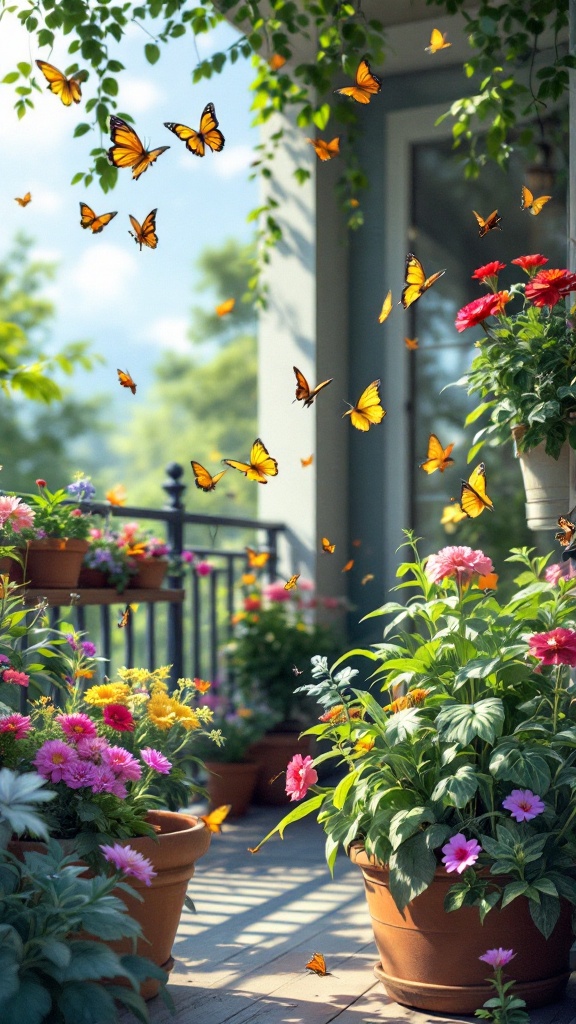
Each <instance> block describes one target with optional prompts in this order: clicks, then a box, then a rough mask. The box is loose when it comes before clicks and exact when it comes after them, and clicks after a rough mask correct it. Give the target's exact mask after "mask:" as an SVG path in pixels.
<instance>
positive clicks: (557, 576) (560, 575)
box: [544, 562, 566, 586]
mask: <svg viewBox="0 0 576 1024" xmlns="http://www.w3.org/2000/svg"><path fill="white" fill-rule="evenodd" d="M565 578H566V577H565V567H564V566H563V565H560V563H559V562H553V563H552V565H547V566H546V568H545V569H544V579H545V580H546V583H551V584H552V585H553V586H554V585H555V584H556V583H558V582H559V580H563V579H565Z"/></svg>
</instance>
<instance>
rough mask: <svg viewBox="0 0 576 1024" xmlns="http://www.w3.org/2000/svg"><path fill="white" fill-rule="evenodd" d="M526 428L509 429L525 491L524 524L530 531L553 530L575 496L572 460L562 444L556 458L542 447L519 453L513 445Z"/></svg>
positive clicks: (569, 450) (575, 466) (575, 474)
mask: <svg viewBox="0 0 576 1024" xmlns="http://www.w3.org/2000/svg"><path fill="white" fill-rule="evenodd" d="M525 432H526V428H525V427H523V426H519V427H513V428H512V436H513V438H514V446H515V450H516V457H517V458H518V459H519V461H520V469H521V471H522V479H523V481H524V490H525V492H526V505H525V508H526V522H527V524H528V527H529V529H530V530H554V529H555V528H556V527H557V526H558V516H565V515H567V514H568V512H569V511H570V509H571V508H572V506H573V504H574V494H575V493H576V459H575V457H574V452H573V450H572V448H570V445H569V444H568V442H566V443H565V444H564V445H563V447H562V450H561V452H560V456H559V458H558V459H553V458H552V456H551V455H547V454H546V445H545V442H544V441H543V442H542V444H539V445H537V446H536V448H531V449H530V451H529V452H519V451H518V449H517V442H518V441H520V440H521V438H522V437H523V435H524V433H525Z"/></svg>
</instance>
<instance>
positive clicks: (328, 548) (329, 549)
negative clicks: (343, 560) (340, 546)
mask: <svg viewBox="0 0 576 1024" xmlns="http://www.w3.org/2000/svg"><path fill="white" fill-rule="evenodd" d="M335 550H336V545H335V544H331V543H330V541H329V540H328V537H322V551H325V552H326V554H327V555H333V554H334V551H335Z"/></svg>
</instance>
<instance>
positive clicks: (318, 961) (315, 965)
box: [306, 953, 330, 978]
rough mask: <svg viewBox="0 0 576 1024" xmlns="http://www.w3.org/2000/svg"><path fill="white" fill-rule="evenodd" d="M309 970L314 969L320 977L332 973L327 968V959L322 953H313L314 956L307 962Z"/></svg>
mask: <svg viewBox="0 0 576 1024" xmlns="http://www.w3.org/2000/svg"><path fill="white" fill-rule="evenodd" d="M306 969H307V970H308V971H314V974H318V975H319V976H320V977H322V978H323V977H325V975H326V974H330V971H327V970H326V961H325V959H324V957H323V956H322V953H313V954H312V958H311V959H310V960H309V961H308V963H307V964H306Z"/></svg>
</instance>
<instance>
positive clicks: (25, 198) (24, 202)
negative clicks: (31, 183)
mask: <svg viewBox="0 0 576 1024" xmlns="http://www.w3.org/2000/svg"><path fill="white" fill-rule="evenodd" d="M31 199H32V194H31V192H27V193H26V195H25V196H22V198H21V199H20V198H19V197H18V196H14V202H15V203H18V206H28V203H29V202H30V200H31Z"/></svg>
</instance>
